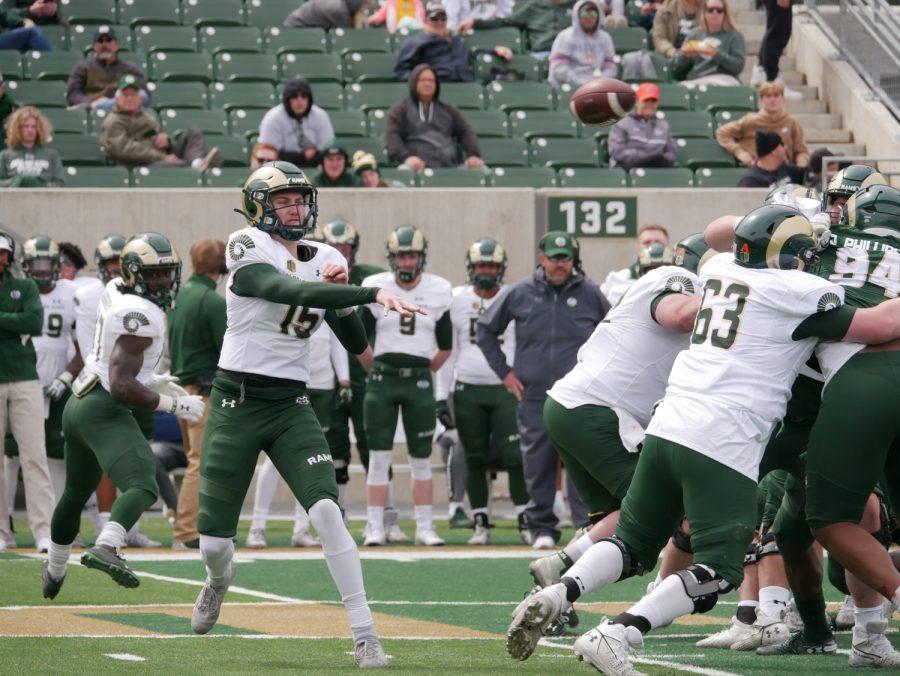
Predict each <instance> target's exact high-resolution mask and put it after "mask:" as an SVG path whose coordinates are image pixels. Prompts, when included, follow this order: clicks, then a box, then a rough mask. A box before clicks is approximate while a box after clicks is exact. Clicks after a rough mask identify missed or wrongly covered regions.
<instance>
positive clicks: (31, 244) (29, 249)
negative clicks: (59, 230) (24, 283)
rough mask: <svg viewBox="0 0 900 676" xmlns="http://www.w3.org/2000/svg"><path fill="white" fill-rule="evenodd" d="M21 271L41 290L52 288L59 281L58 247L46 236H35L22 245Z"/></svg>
mask: <svg viewBox="0 0 900 676" xmlns="http://www.w3.org/2000/svg"><path fill="white" fill-rule="evenodd" d="M22 270H23V271H24V272H25V276H26V277H28V278H30V279H33V280H34V282H35V283H36V284H37V285H38V286H39V287H42V288H47V287H49V288H51V289H52V288H53V286H54V285H55V284H56V280H57V279H59V245H57V243H56V242H54V241H53V240H52V239H50V238H49V237H48V236H47V235H37V236H35V237H32V238H30V239H27V240H25V243H24V244H22Z"/></svg>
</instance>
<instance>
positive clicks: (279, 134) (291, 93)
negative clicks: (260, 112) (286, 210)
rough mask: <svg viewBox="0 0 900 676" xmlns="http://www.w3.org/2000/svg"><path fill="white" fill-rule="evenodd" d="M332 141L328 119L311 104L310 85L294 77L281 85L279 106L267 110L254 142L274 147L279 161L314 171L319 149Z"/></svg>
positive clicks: (317, 161) (332, 133) (319, 109)
mask: <svg viewBox="0 0 900 676" xmlns="http://www.w3.org/2000/svg"><path fill="white" fill-rule="evenodd" d="M333 138H334V127H332V126H331V118H330V117H328V113H326V112H325V111H324V110H322V109H321V108H319V106H317V105H315V103H313V92H312V88H311V87H310V86H309V82H307V81H306V80H304V79H303V78H302V77H295V78H293V79H291V80H288V81H287V83H286V84H285V85H284V92H283V94H282V96H281V105H279V106H275V107H274V108H272V109H270V110H269V112H267V113H266V115H265V117H263V119H262V122H260V124H259V138H258V139H257V141H258V142H259V143H268V144H271V145H273V146H275V148H276V149H277V150H278V155H279V158H280V159H282V160H285V161H287V162H292V163H293V164H296V165H297V166H298V167H315V166H318V164H319V149H320V148H322V147H324V146H325V144H326V143H328V142H329V141H331V139H333Z"/></svg>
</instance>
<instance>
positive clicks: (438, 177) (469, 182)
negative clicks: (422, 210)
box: [419, 167, 487, 188]
mask: <svg viewBox="0 0 900 676" xmlns="http://www.w3.org/2000/svg"><path fill="white" fill-rule="evenodd" d="M486 185H487V181H486V180H485V177H484V174H482V173H481V172H480V171H471V170H468V169H455V168H452V167H441V168H435V169H432V168H431V167H427V168H426V169H423V170H422V171H420V172H419V187H420V188H484V187H485V186H486Z"/></svg>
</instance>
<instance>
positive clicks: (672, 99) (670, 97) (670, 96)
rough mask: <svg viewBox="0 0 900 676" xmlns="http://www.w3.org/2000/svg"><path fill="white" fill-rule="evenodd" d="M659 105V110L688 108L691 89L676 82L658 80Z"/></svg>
mask: <svg viewBox="0 0 900 676" xmlns="http://www.w3.org/2000/svg"><path fill="white" fill-rule="evenodd" d="M657 87H659V107H660V109H661V110H690V109H691V90H690V89H688V88H687V87H685V86H684V85H680V84H678V83H674V82H671V83H667V82H660V83H658V84H657Z"/></svg>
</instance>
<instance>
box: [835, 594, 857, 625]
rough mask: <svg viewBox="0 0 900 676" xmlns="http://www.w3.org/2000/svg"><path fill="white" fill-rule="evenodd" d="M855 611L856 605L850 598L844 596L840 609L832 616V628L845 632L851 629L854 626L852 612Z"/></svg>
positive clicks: (854, 621)
mask: <svg viewBox="0 0 900 676" xmlns="http://www.w3.org/2000/svg"><path fill="white" fill-rule="evenodd" d="M855 610H856V604H855V603H854V602H853V597H852V596H845V597H844V600H843V601H842V602H841V607H840V609H839V610H838V612H837V615H835V616H834V627H835V629H837V630H838V631H846V630H847V629H853V627H854V625H855V624H856V620H855V618H854V615H853V613H854V611H855Z"/></svg>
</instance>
